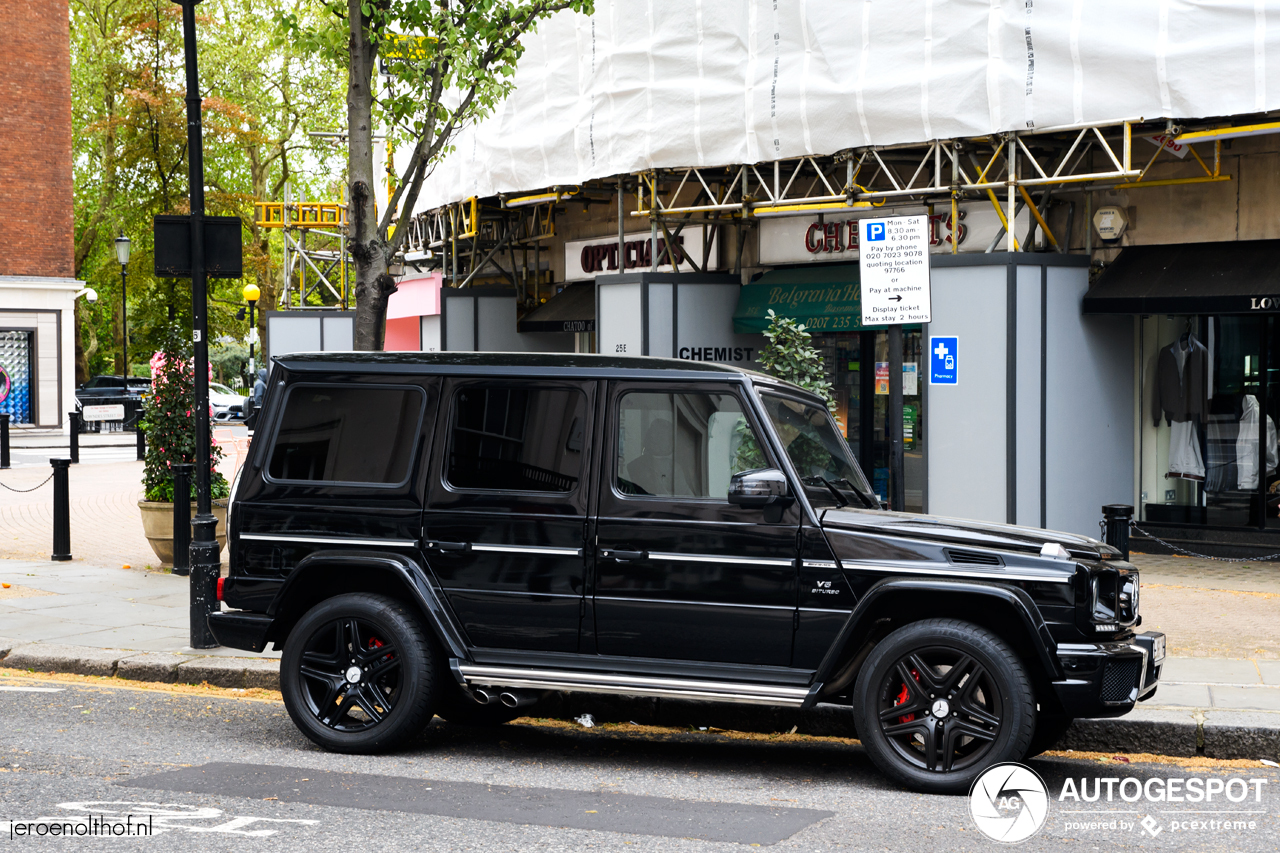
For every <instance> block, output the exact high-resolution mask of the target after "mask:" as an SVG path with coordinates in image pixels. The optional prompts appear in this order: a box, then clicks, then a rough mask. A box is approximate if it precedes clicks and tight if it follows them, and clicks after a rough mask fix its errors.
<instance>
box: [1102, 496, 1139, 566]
mask: <svg viewBox="0 0 1280 853" xmlns="http://www.w3.org/2000/svg"><path fill="white" fill-rule="evenodd" d="M1102 519H1103V523H1104V525H1105V526H1106V531H1107V532H1106V542H1107V544H1108V545H1110V546H1111V547H1112V548H1115V549H1116V550H1117V551H1119V552H1120V556H1121V558H1122V559H1123V560H1125V561H1126V562H1128V560H1129V525H1130V523H1132V522H1133V507H1131V506H1127V505H1125V504H1107V505H1106V506H1104V507H1103V508H1102Z"/></svg>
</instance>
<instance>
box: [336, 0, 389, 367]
mask: <svg viewBox="0 0 1280 853" xmlns="http://www.w3.org/2000/svg"><path fill="white" fill-rule="evenodd" d="M360 7H361V0H347V20H348V22H349V25H350V39H349V41H348V52H349V54H350V63H349V66H348V67H349V68H350V76H349V77H348V78H347V146H348V147H347V179H348V180H349V181H350V182H351V183H350V187H349V189H350V193H349V206H348V208H347V215H348V222H347V229H348V233H349V235H350V244H349V246H350V251H351V257H352V258H353V259H354V261H355V267H356V269H355V294H356V328H355V348H356V349H358V350H380V349H382V341H383V335H384V324H385V318H386V314H387V298H388V297H389V296H391V294H393V293H395V292H396V282H395V279H394V278H392V277H391V275H390V273H389V272H388V270H387V252H386V249H387V246H386V241H385V240H384V239H383V235H382V234H381V233H380V232H379V230H378V216H377V210H376V208H375V204H374V197H373V187H374V180H375V178H374V172H373V89H372V84H373V72H374V63H375V61H376V59H377V51H376V50H375V48H374V46H373V45H372V44H371V43H370V39H369V19H368V18H366V17H365V16H364V15H363V14H362V13H361V8H360Z"/></svg>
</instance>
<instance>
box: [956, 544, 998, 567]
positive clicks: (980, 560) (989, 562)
mask: <svg viewBox="0 0 1280 853" xmlns="http://www.w3.org/2000/svg"><path fill="white" fill-rule="evenodd" d="M947 559H948V560H950V561H951V562H952V563H954V564H956V565H957V566H1003V565H1004V561H1003V560H1001V559H1000V558H999V557H997V556H996V555H995V554H983V553H980V552H978V551H957V550H955V549H953V548H948V549H947Z"/></svg>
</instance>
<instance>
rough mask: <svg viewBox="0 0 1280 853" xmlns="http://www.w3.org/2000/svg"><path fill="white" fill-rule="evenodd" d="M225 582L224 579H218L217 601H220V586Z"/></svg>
mask: <svg viewBox="0 0 1280 853" xmlns="http://www.w3.org/2000/svg"><path fill="white" fill-rule="evenodd" d="M226 582H227V579H226V578H218V600H219V601H221V600H222V585H223V584H224V583H226Z"/></svg>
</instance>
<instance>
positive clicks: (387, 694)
mask: <svg viewBox="0 0 1280 853" xmlns="http://www.w3.org/2000/svg"><path fill="white" fill-rule="evenodd" d="M436 660H437V655H436V654H435V643H434V638H433V637H431V635H430V634H429V633H428V632H427V631H426V630H425V629H424V628H423V626H422V623H421V619H420V617H419V616H418V614H417V613H416V611H414V610H413V608H412V607H410V606H409V605H407V604H404V603H402V602H398V601H394V600H392V599H389V598H385V597H383V596H379V595H370V594H367V593H350V594H347V595H339V596H335V597H334V598H330V599H327V600H326V601H323V602H321V603H320V604H317V605H316V606H315V607H313V608H311V610H309V611H307V613H306V615H304V616H303V617H302V619H300V620H299V621H298V624H297V625H295V626H294V628H293V631H291V632H290V634H289V640H288V642H287V643H286V644H285V651H284V655H283V656H282V658H281V661H280V692H281V693H282V694H283V695H284V704H285V708H286V709H287V710H288V712H289V716H290V717H291V718H292V719H293V722H294V724H295V725H297V727H298V728H299V729H300V730H301V731H302V733H303V734H304V735H306V736H307V737H308V738H310V739H311V740H312V741H314V742H315V743H317V744H319V745H320V746H322V747H324V748H325V749H328V750H332V751H334V752H350V753H375V752H383V751H386V750H389V749H393V748H395V747H396V746H399V745H400V744H403V743H404V742H405V741H407V740H408V739H410V738H412V737H413V736H414V735H416V734H417V733H418V732H419V731H421V730H422V728H423V727H424V726H426V724H427V723H428V722H430V720H431V713H432V708H433V706H434V705H435V703H436V695H437V693H438V667H437V665H436Z"/></svg>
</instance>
